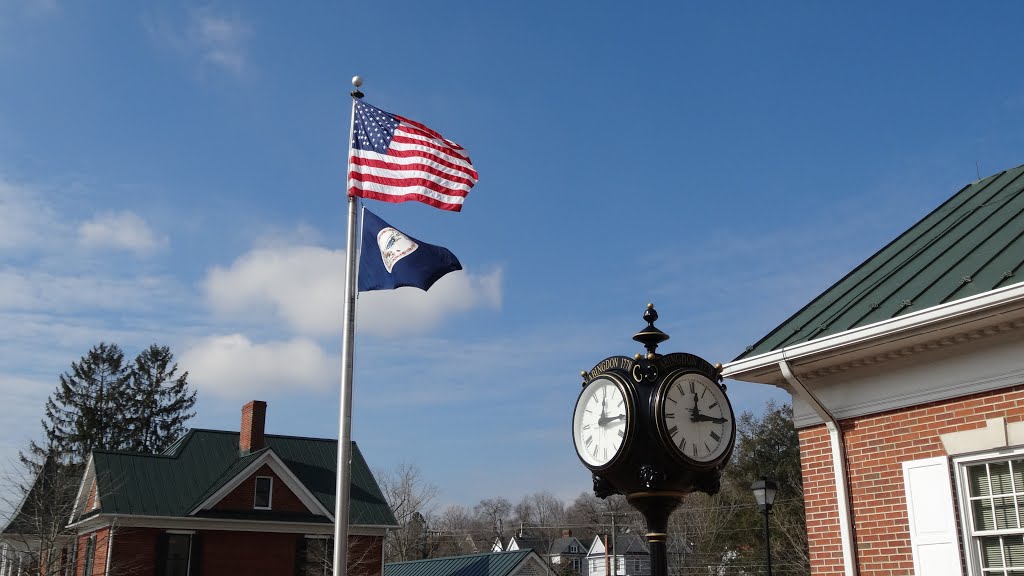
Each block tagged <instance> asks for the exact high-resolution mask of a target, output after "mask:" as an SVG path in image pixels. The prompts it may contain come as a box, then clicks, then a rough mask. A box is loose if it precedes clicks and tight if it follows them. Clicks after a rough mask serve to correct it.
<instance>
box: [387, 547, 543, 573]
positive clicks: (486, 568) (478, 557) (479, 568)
mask: <svg viewBox="0 0 1024 576" xmlns="http://www.w3.org/2000/svg"><path fill="white" fill-rule="evenodd" d="M532 552H533V550H532V549H531V548H524V549H522V550H516V551H514V552H492V553H488V554H473V555H470V556H448V557H445V558H431V559H429V560H415V561H413V562H394V563H391V564H385V565H384V576H508V575H509V574H511V573H512V571H513V570H515V569H516V568H517V567H518V566H519V564H520V563H521V562H523V561H524V560H526V558H527V557H528V556H529V555H530V554H531V553H532Z"/></svg>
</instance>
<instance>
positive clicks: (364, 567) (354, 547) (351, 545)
mask: <svg viewBox="0 0 1024 576" xmlns="http://www.w3.org/2000/svg"><path fill="white" fill-rule="evenodd" d="M383 557H384V537H383V536H349V537H348V566H347V568H348V570H346V571H347V572H348V574H349V576H377V575H379V574H381V573H382V569H383V566H381V559H382V558H383Z"/></svg>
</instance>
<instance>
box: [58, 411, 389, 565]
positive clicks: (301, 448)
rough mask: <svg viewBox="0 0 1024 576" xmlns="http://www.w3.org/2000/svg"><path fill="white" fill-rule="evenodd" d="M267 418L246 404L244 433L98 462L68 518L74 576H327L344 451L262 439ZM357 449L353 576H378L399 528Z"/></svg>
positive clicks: (98, 456) (323, 442)
mask: <svg viewBox="0 0 1024 576" xmlns="http://www.w3.org/2000/svg"><path fill="white" fill-rule="evenodd" d="M266 406H267V405H266V403H265V402H260V401H253V402H249V403H248V404H246V405H245V407H243V409H242V426H241V430H240V431H239V432H227V431H219V430H191V431H190V432H188V433H187V434H186V435H185V436H183V437H182V438H181V439H180V440H179V441H178V442H177V443H176V444H174V445H173V446H172V447H171V448H169V449H168V450H167V451H166V452H165V453H163V454H161V455H151V454H137V453H125V452H105V451H96V452H93V453H92V455H91V457H90V458H89V461H88V463H87V465H86V468H85V472H84V475H83V477H82V480H81V483H80V487H79V490H78V495H77V497H76V501H75V502H76V503H75V509H74V512H73V514H72V517H71V524H70V526H71V528H73V529H74V531H75V533H76V538H75V541H74V543H73V544H72V549H71V550H70V551H69V553H68V557H69V558H72V559H73V562H72V563H71V564H70V566H71V567H73V574H74V575H75V576H86V575H93V574H104V575H115V574H132V575H140V576H150V575H152V576H202V575H205V576H217V575H221V574H260V575H271V576H273V575H281V576H292V575H307V574H318V575H320V574H325V573H329V570H326V569H325V566H326V562H327V561H329V559H330V557H331V556H332V550H333V542H332V535H333V533H334V516H333V513H334V507H335V497H334V495H335V478H336V476H335V472H336V462H337V444H338V443H337V441H336V440H332V439H321V438H300V437H295V436H279V435H271V434H265V432H264V423H265V420H266ZM352 448H353V449H352V484H351V489H350V492H351V506H350V516H349V519H348V520H349V547H348V557H349V562H348V565H349V574H356V575H359V576H371V575H378V574H380V573H381V571H382V565H383V539H384V535H385V532H386V531H387V529H388V528H390V527H393V526H395V525H396V524H397V523H396V521H395V518H394V515H393V514H392V513H391V510H390V508H389V507H388V505H387V502H386V501H385V500H384V497H383V495H382V494H381V491H380V488H379V487H378V485H377V483H376V481H375V480H374V478H373V475H372V474H371V473H370V469H369V467H368V466H367V464H366V461H365V460H364V459H363V456H362V454H361V453H360V451H359V449H358V447H357V446H355V444H353V447H352Z"/></svg>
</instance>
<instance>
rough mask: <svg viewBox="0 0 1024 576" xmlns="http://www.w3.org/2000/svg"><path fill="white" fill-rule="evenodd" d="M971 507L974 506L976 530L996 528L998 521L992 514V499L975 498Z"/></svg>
mask: <svg viewBox="0 0 1024 576" xmlns="http://www.w3.org/2000/svg"><path fill="white" fill-rule="evenodd" d="M971 507H972V508H974V528H975V530H995V528H996V521H995V518H994V517H993V516H992V501H991V500H989V499H988V498H986V499H984V500H975V501H974V502H972V503H971Z"/></svg>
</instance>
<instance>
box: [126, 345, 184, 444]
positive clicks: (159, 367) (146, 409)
mask: <svg viewBox="0 0 1024 576" xmlns="http://www.w3.org/2000/svg"><path fill="white" fill-rule="evenodd" d="M177 372H178V365H177V364H176V363H174V355H173V354H171V349H170V348H168V347H167V346H158V345H156V344H153V345H151V346H150V347H149V348H147V349H145V350H143V351H142V352H141V353H139V355H138V357H136V358H135V365H134V366H132V369H131V373H130V378H129V382H130V384H129V391H130V393H129V398H128V402H129V407H130V410H129V414H130V416H129V418H128V424H129V435H128V436H129V445H128V449H130V450H133V451H137V452H151V453H154V454H159V453H160V452H163V451H164V450H165V449H166V448H167V447H169V446H170V445H171V444H173V443H174V442H175V441H176V440H177V439H178V438H179V437H180V436H181V435H182V434H184V433H185V423H186V422H188V420H189V419H190V418H192V417H193V416H195V412H193V411H192V408H193V407H194V406H195V404H196V393H195V392H194V391H190V390H189V387H188V372H183V373H182V374H181V375H180V376H177Z"/></svg>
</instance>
